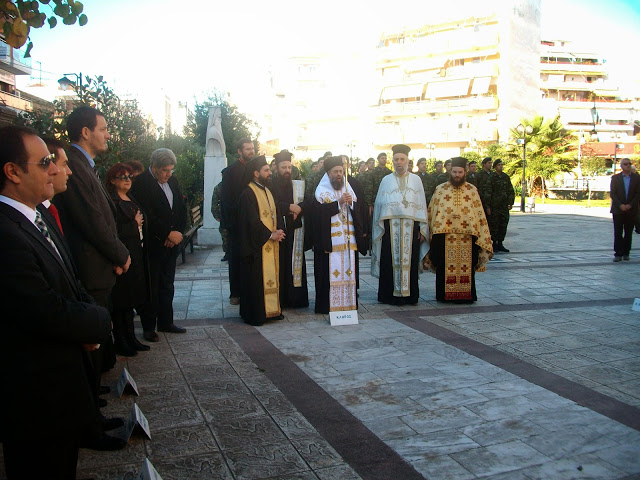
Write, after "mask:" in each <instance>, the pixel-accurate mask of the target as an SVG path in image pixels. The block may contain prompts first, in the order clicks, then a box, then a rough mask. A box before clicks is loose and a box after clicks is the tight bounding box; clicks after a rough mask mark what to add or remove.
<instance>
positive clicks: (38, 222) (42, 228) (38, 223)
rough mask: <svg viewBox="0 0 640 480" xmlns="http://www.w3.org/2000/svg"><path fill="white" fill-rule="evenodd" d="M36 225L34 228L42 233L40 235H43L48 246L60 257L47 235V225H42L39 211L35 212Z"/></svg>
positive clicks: (42, 221) (49, 236)
mask: <svg viewBox="0 0 640 480" xmlns="http://www.w3.org/2000/svg"><path fill="white" fill-rule="evenodd" d="M34 223H35V224H36V227H38V230H40V232H41V233H42V235H44V238H46V239H47V242H49V244H50V245H51V246H52V247H53V249H54V250H55V251H56V253H57V254H58V256H60V252H58V248H57V247H56V244H55V243H53V240H52V239H51V235H50V234H49V229H48V228H47V224H46V223H44V220H42V215H41V214H40V212H39V211H37V210H36V220H35V222H34ZM61 258H62V257H61Z"/></svg>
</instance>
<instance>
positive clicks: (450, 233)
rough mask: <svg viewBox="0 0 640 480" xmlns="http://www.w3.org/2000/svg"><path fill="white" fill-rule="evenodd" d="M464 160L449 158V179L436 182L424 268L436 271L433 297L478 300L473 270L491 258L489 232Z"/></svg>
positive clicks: (476, 191)
mask: <svg viewBox="0 0 640 480" xmlns="http://www.w3.org/2000/svg"><path fill="white" fill-rule="evenodd" d="M465 167H466V160H465V159H464V158H461V157H456V158H454V159H453V161H452V166H451V173H450V178H449V181H448V182H447V183H443V184H442V185H439V186H438V187H437V188H436V190H435V192H434V194H433V198H432V199H431V203H430V204H429V209H428V217H429V233H430V247H431V248H430V250H429V254H428V255H427V256H426V258H425V260H424V266H425V268H428V269H430V270H431V271H434V272H435V273H436V300H438V301H445V302H446V301H452V302H458V303H471V302H473V301H475V300H477V297H476V287H475V272H483V271H484V270H485V267H486V264H487V262H488V261H489V260H490V259H491V257H493V248H492V244H491V235H490V233H489V226H488V225H487V218H486V217H485V214H484V210H483V208H482V202H481V200H480V195H479V194H478V190H477V189H476V187H474V186H473V185H471V184H470V183H467V182H466V181H465Z"/></svg>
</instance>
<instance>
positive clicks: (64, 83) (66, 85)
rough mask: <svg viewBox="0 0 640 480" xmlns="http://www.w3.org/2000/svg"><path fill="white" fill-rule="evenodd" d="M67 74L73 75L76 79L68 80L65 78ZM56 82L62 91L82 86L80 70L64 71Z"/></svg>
mask: <svg viewBox="0 0 640 480" xmlns="http://www.w3.org/2000/svg"><path fill="white" fill-rule="evenodd" d="M67 75H72V76H74V77H76V81H75V82H73V81H71V80H69V79H68V78H67ZM58 84H59V85H60V88H61V89H62V90H64V91H66V90H69V89H70V88H73V89H74V90H76V89H77V88H79V87H82V72H80V73H79V74H78V73H65V74H64V76H63V77H62V78H61V79H60V80H58Z"/></svg>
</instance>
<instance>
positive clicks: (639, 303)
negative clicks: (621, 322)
mask: <svg viewBox="0 0 640 480" xmlns="http://www.w3.org/2000/svg"><path fill="white" fill-rule="evenodd" d="M631 310H633V311H634V312H640V298H634V299H633V305H631Z"/></svg>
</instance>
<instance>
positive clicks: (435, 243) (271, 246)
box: [212, 138, 513, 325]
mask: <svg viewBox="0 0 640 480" xmlns="http://www.w3.org/2000/svg"><path fill="white" fill-rule="evenodd" d="M237 148H238V154H239V159H238V161H236V162H234V163H232V164H231V165H230V166H229V167H227V168H226V169H225V170H224V172H223V178H222V182H221V184H220V188H219V191H218V198H219V202H215V201H214V202H213V203H214V206H212V209H214V208H218V207H219V209H220V212H219V215H218V216H219V218H220V219H221V228H222V229H223V230H224V232H225V234H226V235H227V237H228V239H227V247H226V248H227V249H226V252H225V258H226V259H227V260H228V262H229V283H230V297H229V299H230V303H231V304H233V305H238V304H239V305H240V315H241V317H242V319H243V320H244V321H245V322H247V323H249V324H251V325H262V324H263V323H265V322H266V321H268V320H279V319H282V318H284V317H283V313H282V311H283V309H285V308H292V309H302V308H306V307H308V306H309V292H308V286H307V272H306V262H305V252H309V251H311V254H312V255H313V261H314V280H315V282H314V284H315V308H314V309H315V312H316V313H322V314H328V313H330V312H347V311H354V310H357V308H358V294H357V291H358V287H359V276H360V262H359V257H360V256H361V255H370V257H371V275H372V276H373V277H375V278H377V279H378V301H379V302H381V303H385V304H389V305H415V304H417V303H418V300H419V295H420V292H419V286H418V276H419V274H420V273H421V272H422V271H423V270H429V271H432V272H434V273H435V274H436V299H437V300H438V301H443V302H447V301H451V302H458V303H470V302H473V301H475V300H476V299H477V297H476V288H475V273H476V272H480V271H484V269H485V267H486V264H487V262H488V261H489V260H490V259H491V258H492V256H493V252H494V250H497V251H500V250H501V246H502V241H501V240H502V238H504V237H503V236H502V238H501V239H500V241H499V243H498V241H496V240H495V238H494V239H493V240H492V233H490V228H489V226H490V225H489V222H488V220H487V218H488V217H490V216H491V214H492V212H491V208H492V205H491V203H490V200H489V198H490V196H491V191H490V184H487V185H488V186H485V185H483V187H482V192H483V193H482V194H481V193H479V190H480V188H479V187H477V179H476V174H475V168H473V167H472V169H470V170H469V172H468V171H467V160H466V159H464V158H462V157H455V158H452V159H451V160H448V161H447V162H445V163H446V171H445V172H442V171H440V172H438V171H436V172H435V174H425V173H426V172H425V170H426V169H425V168H424V167H425V164H426V160H425V159H420V160H419V161H418V172H417V173H413V172H412V170H413V165H412V162H411V161H410V160H409V154H410V150H411V149H410V147H408V146H407V145H395V146H393V148H392V152H393V153H392V155H393V156H392V167H393V168H392V169H389V168H388V167H387V166H386V164H387V161H388V160H387V154H386V153H380V154H379V155H378V158H377V165H375V162H376V161H375V160H374V159H373V158H371V159H370V160H369V162H366V163H365V162H361V164H360V167H361V168H360V172H359V174H358V175H355V176H349V175H348V168H349V164H348V157H347V156H346V155H338V156H334V155H332V154H331V152H327V154H325V156H323V157H322V158H321V159H319V160H318V162H314V164H313V169H312V173H311V175H309V176H308V178H307V179H306V180H303V179H301V178H300V173H299V171H298V169H297V168H296V167H295V166H294V165H293V164H292V157H293V155H292V153H290V152H289V151H287V150H282V151H280V152H279V153H277V154H275V155H274V159H273V161H272V163H271V165H270V164H269V163H268V162H267V159H266V158H265V156H264V155H260V156H255V149H254V145H253V142H252V141H251V140H250V139H248V138H245V139H242V140H241V141H240V142H239V143H238V145H237ZM501 163H502V162H500V161H499V160H496V161H495V162H493V164H494V165H495V167H497V168H495V172H492V173H491V174H490V176H491V175H493V176H498V175H502V169H501V166H502V165H501ZM483 164H488V165H489V167H491V165H492V163H491V159H485V161H484V162H483ZM436 167H437V168H438V165H437V166H436ZM439 167H440V168H442V163H441V162H440V165H439ZM474 167H475V165H474ZM498 170H499V172H498ZM468 176H469V177H468ZM507 178H508V177H507ZM492 181H493V179H492ZM485 183H486V182H485ZM487 192H488V193H487ZM511 192H513V190H511ZM483 196H484V198H482V197H483ZM506 202H507V204H508V203H510V204H513V198H512V197H508V198H506ZM507 204H505V207H508V208H510V205H507ZM508 208H507V221H508ZM497 217H498V216H497V215H496V218H497ZM503 223H504V222H503ZM502 230H504V233H506V224H505V225H504V228H503V229H502ZM496 232H497V230H496ZM504 233H503V235H504ZM502 248H504V247H502ZM503 251H508V250H506V248H505V249H504V250H503Z"/></svg>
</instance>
